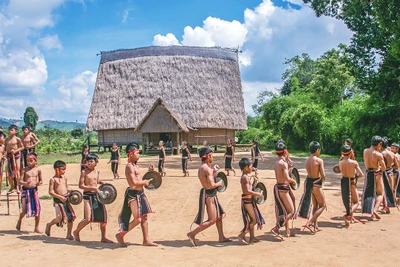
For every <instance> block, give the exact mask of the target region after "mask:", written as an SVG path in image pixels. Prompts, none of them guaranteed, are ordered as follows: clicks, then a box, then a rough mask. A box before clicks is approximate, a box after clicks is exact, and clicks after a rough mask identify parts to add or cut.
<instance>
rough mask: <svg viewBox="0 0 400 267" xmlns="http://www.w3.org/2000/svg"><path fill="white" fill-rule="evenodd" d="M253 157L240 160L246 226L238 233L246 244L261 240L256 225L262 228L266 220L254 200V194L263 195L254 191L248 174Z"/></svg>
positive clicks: (243, 213) (243, 211)
mask: <svg viewBox="0 0 400 267" xmlns="http://www.w3.org/2000/svg"><path fill="white" fill-rule="evenodd" d="M251 165H252V163H251V159H248V158H242V159H241V160H240V161H239V167H240V169H241V170H242V177H241V178H240V185H241V187H242V205H241V207H242V217H243V223H244V227H243V230H242V231H241V232H240V234H239V235H238V239H239V241H240V242H242V243H243V244H245V245H248V244H249V243H257V242H259V241H260V240H258V239H257V238H255V236H254V226H255V225H256V224H257V228H258V229H261V230H262V226H263V224H265V221H264V219H263V217H262V215H261V213H260V211H259V210H258V207H257V203H256V202H255V201H254V198H253V196H256V197H259V198H263V195H262V194H261V193H259V192H254V191H253V190H252V184H251V182H250V178H249V176H248V174H249V173H251V167H252V166H251ZM247 233H250V239H249V241H248V242H247V241H246V238H245V236H246V234H247Z"/></svg>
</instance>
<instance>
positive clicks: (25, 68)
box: [0, 50, 47, 95]
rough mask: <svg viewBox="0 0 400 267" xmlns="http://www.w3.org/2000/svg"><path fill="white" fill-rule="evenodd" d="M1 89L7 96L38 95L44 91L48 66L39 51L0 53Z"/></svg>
mask: <svg viewBox="0 0 400 267" xmlns="http://www.w3.org/2000/svg"><path fill="white" fill-rule="evenodd" d="M0 62H1V63H0V72H1V75H0V88H1V91H2V92H4V93H7V94H12V95H18V94H25V93H27V94H31V93H34V94H38V93H40V92H42V91H43V90H44V88H43V84H44V83H45V82H46V80H47V66H46V61H45V60H44V57H43V55H42V54H41V53H40V52H39V51H37V50H36V51H34V52H32V53H29V52H27V51H23V50H15V51H14V50H10V51H8V53H7V54H1V53H0Z"/></svg>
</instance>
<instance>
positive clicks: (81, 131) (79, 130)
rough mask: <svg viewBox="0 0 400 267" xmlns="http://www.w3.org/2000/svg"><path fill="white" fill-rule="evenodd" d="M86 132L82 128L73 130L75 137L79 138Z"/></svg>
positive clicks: (72, 133)
mask: <svg viewBox="0 0 400 267" xmlns="http://www.w3.org/2000/svg"><path fill="white" fill-rule="evenodd" d="M83 134H84V132H83V129H82V128H76V129H73V130H72V131H71V135H72V137H73V138H79V137H81V136H83Z"/></svg>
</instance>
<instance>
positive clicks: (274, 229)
mask: <svg viewBox="0 0 400 267" xmlns="http://www.w3.org/2000/svg"><path fill="white" fill-rule="evenodd" d="M271 233H273V234H274V235H275V236H276V237H277V238H279V239H280V240H283V236H281V235H280V234H279V229H277V228H276V227H274V228H272V229H271Z"/></svg>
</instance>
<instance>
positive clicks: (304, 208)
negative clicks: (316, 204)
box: [297, 177, 322, 219]
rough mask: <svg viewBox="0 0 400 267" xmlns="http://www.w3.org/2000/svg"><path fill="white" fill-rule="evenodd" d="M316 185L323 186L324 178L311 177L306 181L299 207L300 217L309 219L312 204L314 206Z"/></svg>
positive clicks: (298, 214) (298, 213)
mask: <svg viewBox="0 0 400 267" xmlns="http://www.w3.org/2000/svg"><path fill="white" fill-rule="evenodd" d="M314 186H317V187H321V186H322V180H321V179H320V178H310V177H307V179H306V180H305V182H304V194H303V196H302V197H301V199H300V203H299V209H298V211H297V216H299V217H300V218H304V219H308V218H309V217H310V212H311V206H312V189H313V187H314Z"/></svg>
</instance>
